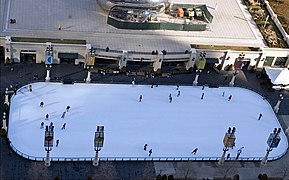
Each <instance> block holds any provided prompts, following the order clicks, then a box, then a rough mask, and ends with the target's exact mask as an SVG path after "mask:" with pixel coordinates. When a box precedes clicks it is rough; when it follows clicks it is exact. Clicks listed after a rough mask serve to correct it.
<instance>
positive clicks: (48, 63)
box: [45, 42, 53, 82]
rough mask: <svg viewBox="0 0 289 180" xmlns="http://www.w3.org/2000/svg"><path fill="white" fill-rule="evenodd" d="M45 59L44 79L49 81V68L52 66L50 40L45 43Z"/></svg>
mask: <svg viewBox="0 0 289 180" xmlns="http://www.w3.org/2000/svg"><path fill="white" fill-rule="evenodd" d="M46 45H47V47H46V51H45V52H46V57H45V58H46V59H45V67H46V77H45V81H46V82H49V81H50V69H51V67H52V63H53V47H52V46H51V42H47V43H46Z"/></svg>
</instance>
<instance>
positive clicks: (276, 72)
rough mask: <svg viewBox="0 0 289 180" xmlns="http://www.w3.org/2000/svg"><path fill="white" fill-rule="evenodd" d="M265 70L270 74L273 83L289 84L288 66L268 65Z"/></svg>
mask: <svg viewBox="0 0 289 180" xmlns="http://www.w3.org/2000/svg"><path fill="white" fill-rule="evenodd" d="M265 71H266V73H267V75H268V76H269V78H270V80H271V82H272V84H282V85H288V84H289V70H288V69H287V68H270V67H266V68H265Z"/></svg>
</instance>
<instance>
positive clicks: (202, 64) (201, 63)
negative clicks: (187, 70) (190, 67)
mask: <svg viewBox="0 0 289 180" xmlns="http://www.w3.org/2000/svg"><path fill="white" fill-rule="evenodd" d="M206 54H207V53H206V52H205V51H203V52H201V53H200V59H199V61H198V63H197V70H196V77H195V80H194V81H193V85H194V86H197V85H198V79H199V75H200V73H201V72H202V70H203V69H204V68H205V65H206Z"/></svg>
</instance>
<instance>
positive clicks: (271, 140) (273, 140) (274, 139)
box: [267, 133, 281, 148]
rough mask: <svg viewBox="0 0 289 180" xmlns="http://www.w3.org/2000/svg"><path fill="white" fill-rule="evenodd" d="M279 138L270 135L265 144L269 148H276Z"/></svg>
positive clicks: (272, 134)
mask: <svg viewBox="0 0 289 180" xmlns="http://www.w3.org/2000/svg"><path fill="white" fill-rule="evenodd" d="M280 140H281V138H280V136H279V134H278V135H276V134H274V133H271V134H270V136H269V137H268V140H267V144H268V146H269V147H270V148H276V147H277V146H278V144H279V142H280Z"/></svg>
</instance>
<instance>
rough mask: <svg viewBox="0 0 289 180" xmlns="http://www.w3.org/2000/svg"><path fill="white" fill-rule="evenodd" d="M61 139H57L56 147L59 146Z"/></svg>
mask: <svg viewBox="0 0 289 180" xmlns="http://www.w3.org/2000/svg"><path fill="white" fill-rule="evenodd" d="M58 144H59V139H57V140H56V147H58Z"/></svg>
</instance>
